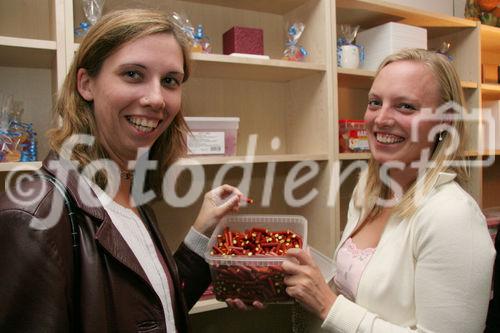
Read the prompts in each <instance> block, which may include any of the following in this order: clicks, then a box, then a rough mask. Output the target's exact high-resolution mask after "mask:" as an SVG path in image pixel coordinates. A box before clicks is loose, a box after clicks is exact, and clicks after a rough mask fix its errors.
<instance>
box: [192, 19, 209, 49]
mask: <svg viewBox="0 0 500 333" xmlns="http://www.w3.org/2000/svg"><path fill="white" fill-rule="evenodd" d="M191 52H203V53H211V52H212V45H211V44H210V39H209V38H208V36H207V35H206V34H205V29H204V28H203V25H201V24H198V25H197V26H196V30H195V32H194V39H193V44H192V46H191Z"/></svg>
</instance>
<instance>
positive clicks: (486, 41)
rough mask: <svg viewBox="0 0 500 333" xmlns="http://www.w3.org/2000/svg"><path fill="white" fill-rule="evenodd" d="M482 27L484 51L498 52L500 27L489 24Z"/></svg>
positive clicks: (499, 47) (499, 48)
mask: <svg viewBox="0 0 500 333" xmlns="http://www.w3.org/2000/svg"><path fill="white" fill-rule="evenodd" d="M480 27H481V28H480V29H481V47H482V49H483V51H487V52H495V51H496V52H498V51H499V50H500V29H498V28H496V27H490V26H488V25H480Z"/></svg>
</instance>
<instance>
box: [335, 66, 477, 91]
mask: <svg viewBox="0 0 500 333" xmlns="http://www.w3.org/2000/svg"><path fill="white" fill-rule="evenodd" d="M375 73H376V72H375V71H369V70H364V69H346V68H340V67H337V75H338V81H339V85H341V86H346V87H350V88H361V89H368V88H370V87H371V85H372V83H373V78H374V77H375ZM461 85H462V88H465V89H477V87H478V84H477V82H474V81H461Z"/></svg>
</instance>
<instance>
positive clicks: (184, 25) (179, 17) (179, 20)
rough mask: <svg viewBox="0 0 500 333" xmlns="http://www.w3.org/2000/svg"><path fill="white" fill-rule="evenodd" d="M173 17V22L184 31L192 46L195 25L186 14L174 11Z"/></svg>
mask: <svg viewBox="0 0 500 333" xmlns="http://www.w3.org/2000/svg"><path fill="white" fill-rule="evenodd" d="M171 17H172V22H173V23H174V24H175V26H176V27H177V29H179V30H180V31H182V32H183V33H184V35H185V37H186V38H187V39H188V41H189V43H190V44H191V46H192V45H193V44H194V27H193V25H192V24H191V21H190V20H189V19H188V18H187V17H186V15H183V14H179V13H177V12H172V14H171Z"/></svg>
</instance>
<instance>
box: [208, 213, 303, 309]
mask: <svg viewBox="0 0 500 333" xmlns="http://www.w3.org/2000/svg"><path fill="white" fill-rule="evenodd" d="M306 245H307V220H306V219H305V218H304V217H302V216H297V215H231V216H226V217H225V218H224V219H223V220H222V221H221V222H220V223H219V225H218V226H217V228H216V229H215V230H214V233H213V234H212V237H211V238H210V241H209V244H208V247H207V251H206V252H205V259H206V261H207V262H208V264H209V266H210V272H211V275H212V284H213V288H214V293H215V296H216V299H217V300H220V301H224V300H226V299H227V298H239V299H241V300H242V301H243V302H247V303H251V302H253V301H256V300H257V301H260V302H262V303H288V302H291V301H292V299H291V298H290V297H289V296H288V294H287V293H286V291H285V288H286V286H285V284H284V282H283V278H284V277H285V274H284V272H283V271H282V269H281V265H282V263H283V262H284V261H285V260H287V257H286V256H285V255H286V252H287V251H288V250H289V249H290V248H304V247H305V246H306Z"/></svg>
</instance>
